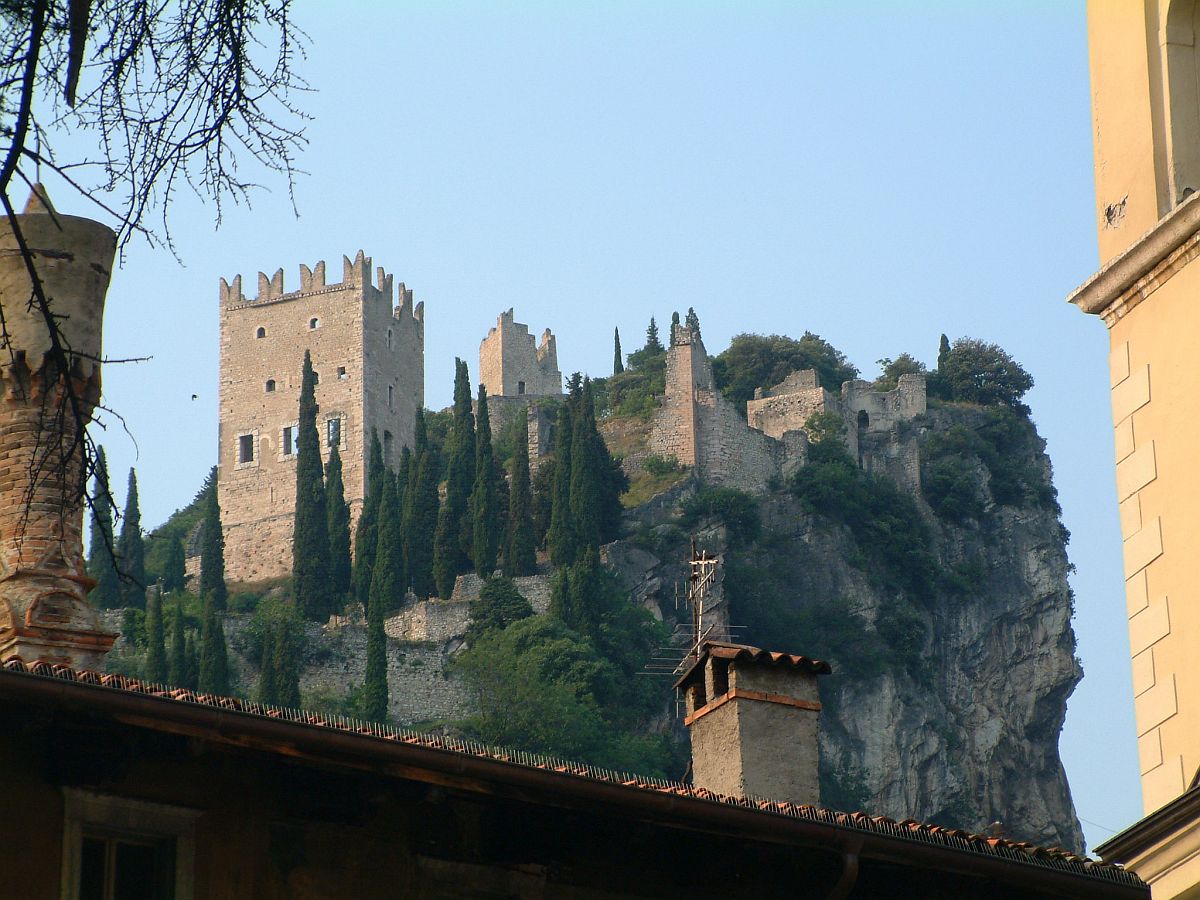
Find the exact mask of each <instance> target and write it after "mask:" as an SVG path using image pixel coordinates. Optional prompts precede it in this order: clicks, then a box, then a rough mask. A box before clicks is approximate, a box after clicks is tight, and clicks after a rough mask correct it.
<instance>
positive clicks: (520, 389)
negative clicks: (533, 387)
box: [517, 381, 525, 394]
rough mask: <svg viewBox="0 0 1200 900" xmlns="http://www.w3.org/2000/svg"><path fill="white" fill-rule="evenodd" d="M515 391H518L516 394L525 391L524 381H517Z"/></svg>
mask: <svg viewBox="0 0 1200 900" xmlns="http://www.w3.org/2000/svg"><path fill="white" fill-rule="evenodd" d="M517 393H518V394H523V393H525V382H523V381H518V382H517Z"/></svg>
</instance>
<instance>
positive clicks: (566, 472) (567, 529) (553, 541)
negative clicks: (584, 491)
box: [546, 399, 575, 566]
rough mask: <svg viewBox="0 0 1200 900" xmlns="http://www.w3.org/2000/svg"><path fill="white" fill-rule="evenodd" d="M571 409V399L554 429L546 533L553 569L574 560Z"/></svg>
mask: <svg viewBox="0 0 1200 900" xmlns="http://www.w3.org/2000/svg"><path fill="white" fill-rule="evenodd" d="M573 405H574V401H573V399H570V400H568V402H566V403H564V404H563V405H562V408H561V409H559V411H558V424H557V426H556V429H555V432H556V442H557V443H556V446H555V448H554V485H553V487H552V490H551V494H550V528H549V530H548V531H547V532H546V546H547V547H548V548H549V550H550V561H551V562H553V563H554V564H555V565H556V566H565V565H570V563H571V562H572V561H573V560H574V559H575V533H574V528H573V527H572V522H571V450H572V443H573V437H574V421H573V418H574V417H573V415H572V409H571V407H572V406H573Z"/></svg>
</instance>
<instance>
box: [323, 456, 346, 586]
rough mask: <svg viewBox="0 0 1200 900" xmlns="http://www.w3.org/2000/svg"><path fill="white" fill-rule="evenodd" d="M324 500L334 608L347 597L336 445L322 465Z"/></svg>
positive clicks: (343, 514) (343, 495)
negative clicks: (327, 519)
mask: <svg viewBox="0 0 1200 900" xmlns="http://www.w3.org/2000/svg"><path fill="white" fill-rule="evenodd" d="M325 500H326V505H327V512H328V514H329V523H328V530H329V582H330V587H331V588H332V590H333V597H334V602H335V605H337V606H340V605H341V604H342V603H344V602H345V601H346V599H347V598H348V597H349V595H350V576H351V569H350V507H349V506H347V505H346V489H345V486H344V485H343V484H342V456H341V453H340V452H339V451H338V448H337V445H336V444H335V445H334V446H332V447H330V448H329V462H328V463H326V464H325Z"/></svg>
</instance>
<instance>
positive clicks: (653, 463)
mask: <svg viewBox="0 0 1200 900" xmlns="http://www.w3.org/2000/svg"><path fill="white" fill-rule="evenodd" d="M642 468H643V469H645V470H646V473H647V474H648V475H653V476H655V477H656V478H661V477H663V476H664V475H674V474H675V473H677V472H682V471H683V470H684V466H682V465H680V463H679V460H677V459H676V458H675V457H673V456H658V455H657V454H654V453H651V454H650V455H649V456H647V457H646V459H645V460H644V461H643V462H642Z"/></svg>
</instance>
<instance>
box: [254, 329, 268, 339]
mask: <svg viewBox="0 0 1200 900" xmlns="http://www.w3.org/2000/svg"><path fill="white" fill-rule="evenodd" d="M254 336H255V337H256V338H265V337H266V336H267V329H265V328H262V327H259V329H258V331H256V332H254Z"/></svg>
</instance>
